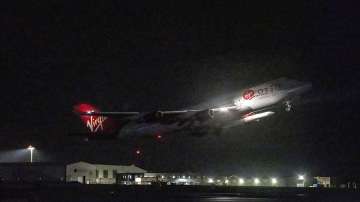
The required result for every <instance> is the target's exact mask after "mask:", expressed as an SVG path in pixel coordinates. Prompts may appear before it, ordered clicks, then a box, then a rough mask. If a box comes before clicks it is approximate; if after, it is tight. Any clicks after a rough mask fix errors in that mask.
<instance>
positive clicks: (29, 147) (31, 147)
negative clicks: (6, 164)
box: [27, 145, 35, 163]
mask: <svg viewBox="0 0 360 202" xmlns="http://www.w3.org/2000/svg"><path fill="white" fill-rule="evenodd" d="M27 149H28V150H30V163H32V162H33V151H34V149H35V147H33V146H31V145H29V146H28V148H27Z"/></svg>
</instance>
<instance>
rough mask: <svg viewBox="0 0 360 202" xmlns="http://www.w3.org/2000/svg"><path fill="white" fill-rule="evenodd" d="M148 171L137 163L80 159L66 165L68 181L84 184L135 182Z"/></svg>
mask: <svg viewBox="0 0 360 202" xmlns="http://www.w3.org/2000/svg"><path fill="white" fill-rule="evenodd" d="M146 172H147V171H146V170H144V169H141V168H139V167H137V166H135V165H129V166H123V165H105V164H91V163H88V162H84V161H80V162H76V163H72V164H68V165H67V166H66V181H67V182H79V183H84V184H115V183H117V184H134V183H135V179H136V178H142V177H143V176H144V174H145V173H146Z"/></svg>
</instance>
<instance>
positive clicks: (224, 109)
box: [219, 107, 229, 112]
mask: <svg viewBox="0 0 360 202" xmlns="http://www.w3.org/2000/svg"><path fill="white" fill-rule="evenodd" d="M219 111H221V112H228V111H229V109H228V108H227V107H220V108H219Z"/></svg>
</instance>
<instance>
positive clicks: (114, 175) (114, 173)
mask: <svg viewBox="0 0 360 202" xmlns="http://www.w3.org/2000/svg"><path fill="white" fill-rule="evenodd" d="M113 178H116V170H113Z"/></svg>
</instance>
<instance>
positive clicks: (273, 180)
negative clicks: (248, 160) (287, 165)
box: [271, 177, 278, 185]
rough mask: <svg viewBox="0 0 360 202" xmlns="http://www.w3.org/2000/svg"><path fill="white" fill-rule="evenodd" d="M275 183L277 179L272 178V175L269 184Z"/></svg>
mask: <svg viewBox="0 0 360 202" xmlns="http://www.w3.org/2000/svg"><path fill="white" fill-rule="evenodd" d="M277 183H278V181H277V179H276V178H274V177H273V178H271V184H273V185H274V184H277Z"/></svg>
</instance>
